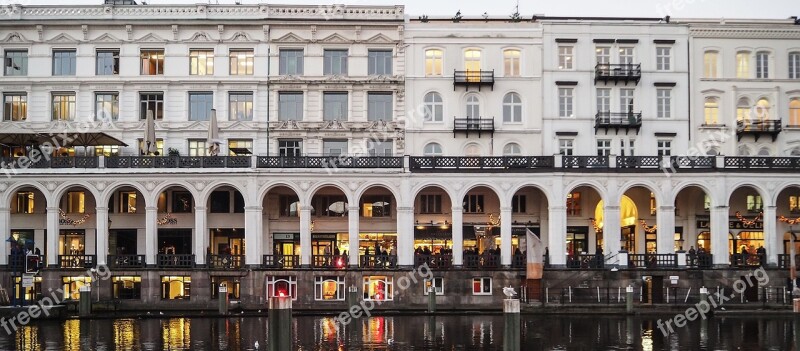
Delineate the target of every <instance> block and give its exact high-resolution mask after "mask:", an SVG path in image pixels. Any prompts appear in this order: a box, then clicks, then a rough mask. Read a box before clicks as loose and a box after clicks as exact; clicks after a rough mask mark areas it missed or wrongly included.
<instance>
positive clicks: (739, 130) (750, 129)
mask: <svg viewBox="0 0 800 351" xmlns="http://www.w3.org/2000/svg"><path fill="white" fill-rule="evenodd" d="M781 130H783V127H782V126H781V120H779V119H777V120H741V121H737V122H736V136H737V137H738V139H739V140H742V137H743V136H745V135H752V136H754V137H755V139H756V141H758V138H759V137H760V136H761V135H769V136H771V137H772V141H773V142H774V141H775V139H777V138H778V134H780V133H781Z"/></svg>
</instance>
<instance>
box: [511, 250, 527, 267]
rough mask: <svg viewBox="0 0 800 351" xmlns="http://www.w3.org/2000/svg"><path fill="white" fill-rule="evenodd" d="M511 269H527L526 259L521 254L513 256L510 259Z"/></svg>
mask: <svg viewBox="0 0 800 351" xmlns="http://www.w3.org/2000/svg"><path fill="white" fill-rule="evenodd" d="M511 268H517V269H518V268H528V257H527V256H526V255H525V254H524V253H522V254H514V256H513V257H511Z"/></svg>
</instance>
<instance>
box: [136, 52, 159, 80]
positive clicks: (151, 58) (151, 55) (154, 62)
mask: <svg viewBox="0 0 800 351" xmlns="http://www.w3.org/2000/svg"><path fill="white" fill-rule="evenodd" d="M140 57H141V60H142V71H141V73H142V75H143V76H155V75H163V74H164V50H142V52H141V55H140Z"/></svg>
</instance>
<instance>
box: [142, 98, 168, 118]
mask: <svg viewBox="0 0 800 351" xmlns="http://www.w3.org/2000/svg"><path fill="white" fill-rule="evenodd" d="M144 96H146V97H147V98H146V99H143V97H144ZM153 97H160V98H156V99H151V98H153ZM151 104H152V105H153V106H152V107H153V119H154V120H163V119H164V92H163V91H156V92H139V120H145V119H147V111H148V110H150V107H151V106H150V105H151Z"/></svg>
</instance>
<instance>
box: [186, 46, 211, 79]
mask: <svg viewBox="0 0 800 351" xmlns="http://www.w3.org/2000/svg"><path fill="white" fill-rule="evenodd" d="M189 75H190V76H213V75H214V49H190V50H189Z"/></svg>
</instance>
